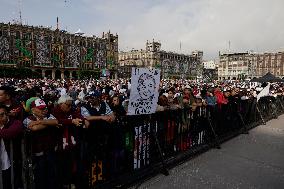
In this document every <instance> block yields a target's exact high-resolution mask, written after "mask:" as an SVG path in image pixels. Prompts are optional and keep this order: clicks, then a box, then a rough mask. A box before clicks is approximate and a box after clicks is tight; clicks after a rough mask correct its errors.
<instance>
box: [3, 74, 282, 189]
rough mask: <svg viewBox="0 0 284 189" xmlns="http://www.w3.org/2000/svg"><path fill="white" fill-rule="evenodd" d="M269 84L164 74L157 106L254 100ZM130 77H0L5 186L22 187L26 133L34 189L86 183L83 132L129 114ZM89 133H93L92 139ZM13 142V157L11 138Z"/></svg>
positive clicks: (276, 89) (275, 88)
mask: <svg viewBox="0 0 284 189" xmlns="http://www.w3.org/2000/svg"><path fill="white" fill-rule="evenodd" d="M264 87H265V84H259V83H258V84H257V83H249V82H240V81H222V82H220V81H214V82H206V83H205V82H201V81H190V80H174V79H164V80H161V82H160V89H159V99H158V106H157V111H165V110H176V109H180V108H190V109H191V110H192V111H194V110H195V109H196V107H198V106H208V107H209V108H218V107H222V105H224V104H228V103H235V102H237V101H241V100H247V99H252V98H255V97H256V96H257V94H258V93H259V92H260V91H261V90H262V89H263V88H264ZM283 89H284V85H283V84H281V83H273V84H271V86H270V95H271V96H277V95H283V92H284V90H283ZM130 90H131V81H130V80H126V79H117V80H102V81H99V80H95V79H90V80H51V79H14V78H0V140H1V145H0V152H1V162H0V165H1V167H0V168H1V169H2V179H3V186H4V188H5V189H9V188H11V185H10V182H11V181H10V179H11V177H10V174H11V166H12V164H13V167H14V170H15V171H14V172H15V174H14V175H15V178H14V179H15V188H21V187H23V186H22V185H23V181H22V176H21V174H23V173H22V171H21V170H22V166H23V165H22V164H23V163H22V160H21V157H22V156H21V149H20V148H21V143H20V141H21V138H22V137H23V133H30V134H31V135H32V138H31V140H32V141H31V149H32V152H31V156H32V161H33V166H34V169H33V175H34V181H35V188H40V189H44V188H46V189H50V188H64V187H65V186H66V185H68V184H74V185H75V186H76V188H84V186H82V183H84V182H82V181H83V180H84V179H85V178H84V175H85V174H84V170H83V168H82V167H84V165H82V164H83V163H82V161H80V160H81V159H80V158H81V157H80V153H79V151H78V149H79V148H78V146H79V145H80V142H81V137H80V133H81V132H83V131H84V130H90V131H91V130H92V129H93V127H95V126H96V125H101V126H104V125H105V124H107V123H112V122H115V121H116V120H117V119H119V118H120V117H123V116H125V115H127V105H128V102H129V96H130ZM92 133H93V132H89V136H87V137H89V138H92V136H91V135H92ZM10 141H13V144H14V148H13V151H14V152H13V154H14V155H13V158H14V159H13V160H11V159H10V154H11V153H10V147H9V142H10Z"/></svg>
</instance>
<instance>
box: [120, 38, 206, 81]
mask: <svg viewBox="0 0 284 189" xmlns="http://www.w3.org/2000/svg"><path fill="white" fill-rule="evenodd" d="M202 58H203V52H202V51H194V52H192V54H191V55H185V54H179V53H174V52H168V51H164V50H161V43H159V42H156V41H154V40H153V41H152V42H149V41H147V42H146V47H145V49H141V50H131V51H129V52H119V69H118V73H119V76H120V77H130V76H131V68H132V67H149V68H151V67H152V68H153V67H155V68H160V69H161V75H162V77H163V78H197V77H198V76H201V75H202V63H201V62H202Z"/></svg>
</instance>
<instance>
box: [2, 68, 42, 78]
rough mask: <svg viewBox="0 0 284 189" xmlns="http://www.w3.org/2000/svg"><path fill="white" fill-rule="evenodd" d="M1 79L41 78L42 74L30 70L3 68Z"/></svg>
mask: <svg viewBox="0 0 284 189" xmlns="http://www.w3.org/2000/svg"><path fill="white" fill-rule="evenodd" d="M0 77H13V78H31V77H32V78H40V77H41V74H40V73H38V72H35V71H32V70H31V69H29V68H22V67H20V68H11V67H1V69H0Z"/></svg>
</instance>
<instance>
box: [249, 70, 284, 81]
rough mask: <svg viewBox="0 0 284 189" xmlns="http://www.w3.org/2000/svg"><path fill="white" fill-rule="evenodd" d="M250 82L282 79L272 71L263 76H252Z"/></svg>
mask: <svg viewBox="0 0 284 189" xmlns="http://www.w3.org/2000/svg"><path fill="white" fill-rule="evenodd" d="M250 82H260V83H265V82H272V83H273V82H284V80H283V79H280V78H279V77H275V76H274V75H273V74H272V73H270V72H268V73H267V74H265V75H264V76H262V77H260V78H253V79H252V80H250Z"/></svg>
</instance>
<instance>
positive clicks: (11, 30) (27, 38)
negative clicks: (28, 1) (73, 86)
mask: <svg viewBox="0 0 284 189" xmlns="http://www.w3.org/2000/svg"><path fill="white" fill-rule="evenodd" d="M82 34H83V33H75V34H71V33H68V32H67V31H64V30H59V29H58V28H57V29H56V30H52V29H51V28H47V27H42V26H36V27H35V26H27V25H17V24H10V23H8V24H5V23H0V67H25V68H30V69H32V70H34V71H36V72H40V73H41V75H42V77H50V78H77V76H78V72H80V71H85V70H88V71H93V72H94V73H96V74H97V76H98V77H99V76H100V75H101V71H102V70H103V69H104V70H109V72H110V77H115V75H116V72H117V63H118V35H113V34H111V33H110V32H107V33H103V35H102V37H96V36H92V37H86V36H84V35H82Z"/></svg>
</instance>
